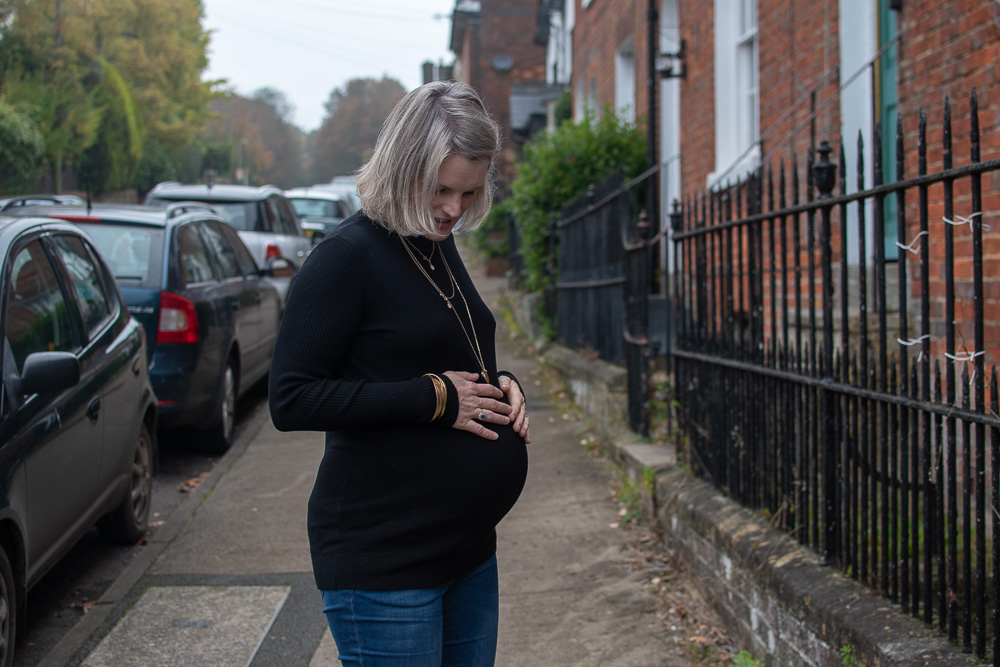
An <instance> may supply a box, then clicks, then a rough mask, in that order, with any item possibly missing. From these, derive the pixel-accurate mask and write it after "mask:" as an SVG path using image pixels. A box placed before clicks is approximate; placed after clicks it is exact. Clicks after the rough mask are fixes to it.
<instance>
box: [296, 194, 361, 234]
mask: <svg viewBox="0 0 1000 667" xmlns="http://www.w3.org/2000/svg"><path fill="white" fill-rule="evenodd" d="M285 196H286V197H288V201H290V202H292V208H294V209H295V212H296V213H297V214H298V216H299V222H300V223H301V224H302V229H303V230H304V231H305V233H306V236H309V237H310V238H311V239H312V241H313V243H318V242H319V241H320V240H321V239H322V238H323V237H324V236H326V235H327V234H328V233H330V232H331V231H333V230H334V229H335V228H336V227H337V225H339V224H340V223H341V222H343V221H344V219H346V218H349V217H351V214H352V213H353V212H354V208H353V205H352V203H351V202H350V201H349V200H348V199H347V198H346V196H345V195H342V194H340V193H339V192H337V191H335V190H332V189H330V188H328V187H326V186H324V185H316V186H313V187H311V188H292V189H291V190H285Z"/></svg>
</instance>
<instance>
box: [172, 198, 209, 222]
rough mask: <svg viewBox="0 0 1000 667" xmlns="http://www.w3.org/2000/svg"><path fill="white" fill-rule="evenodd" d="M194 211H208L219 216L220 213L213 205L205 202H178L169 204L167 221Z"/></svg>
mask: <svg viewBox="0 0 1000 667" xmlns="http://www.w3.org/2000/svg"><path fill="white" fill-rule="evenodd" d="M194 211H207V212H209V213H213V214H216V215H217V214H218V211H216V210H215V208H214V207H213V206H212V205H211V204H206V203H205V202H200V201H178V202H171V203H169V204H167V219H168V220H169V219H171V218H176V217H177V216H179V215H184V214H185V213H192V212H194Z"/></svg>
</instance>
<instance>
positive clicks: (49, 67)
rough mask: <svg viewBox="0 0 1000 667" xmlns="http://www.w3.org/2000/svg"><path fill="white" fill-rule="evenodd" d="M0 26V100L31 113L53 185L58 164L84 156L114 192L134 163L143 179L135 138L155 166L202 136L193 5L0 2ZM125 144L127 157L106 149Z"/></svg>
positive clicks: (200, 46) (201, 48)
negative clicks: (16, 103)
mask: <svg viewBox="0 0 1000 667" xmlns="http://www.w3.org/2000/svg"><path fill="white" fill-rule="evenodd" d="M0 17H3V18H4V19H5V21H4V22H3V23H2V24H0V30H2V33H0V40H2V41H3V46H4V48H3V49H0V71H3V72H5V75H4V77H3V80H2V81H0V95H3V96H4V97H5V98H6V99H8V100H12V99H17V100H19V101H21V100H23V101H26V102H28V103H30V104H31V106H32V107H33V108H34V110H35V111H34V114H35V115H34V119H35V121H36V122H37V123H39V126H40V129H41V132H42V136H43V139H44V141H45V145H46V152H47V154H48V155H49V157H50V161H51V163H52V165H53V169H54V171H55V175H56V178H57V183H58V178H59V175H60V174H61V163H62V162H63V161H69V162H73V161H76V160H78V159H80V158H81V156H82V155H83V154H84V153H85V152H86V153H87V155H88V157H87V163H88V169H89V171H90V172H91V173H98V172H99V173H102V174H104V175H106V176H108V177H109V178H111V179H112V181H113V183H112V182H111V181H109V182H108V183H106V184H104V185H106V186H109V187H112V186H116V185H117V184H120V183H121V182H123V181H128V180H129V179H128V172H129V171H131V176H132V179H134V178H135V174H136V170H137V167H136V165H137V164H138V165H139V167H138V168H139V171H142V172H143V173H145V172H149V171H150V165H149V163H148V161H147V163H146V164H145V165H143V164H142V162H139V161H138V160H137V158H136V156H137V152H136V150H135V147H136V144H135V142H134V141H133V139H132V138H134V137H137V136H138V135H136V134H135V131H144V133H145V134H144V137H143V138H144V141H142V140H140V143H139V145H140V146H141V149H142V150H141V153H139V154H145V153H146V152H147V151H149V152H150V153H151V154H152V155H154V156H156V160H155V163H156V164H162V162H163V161H162V160H161V159H160V158H162V156H164V155H166V156H168V157H169V158H170V159H172V160H175V161H180V159H181V158H182V156H183V155H184V153H185V152H186V151H187V150H188V146H189V144H190V143H191V142H192V140H193V139H195V137H197V135H198V133H199V132H200V131H201V129H202V127H203V124H204V121H205V118H206V116H207V114H208V102H209V100H210V99H211V97H212V95H213V92H212V87H213V85H214V84H213V83H212V82H203V81H202V80H201V75H202V72H203V70H204V69H205V67H207V64H208V59H207V56H206V49H207V45H208V33H207V32H205V30H204V29H203V28H202V26H201V20H202V6H201V2H200V0H176V1H175V0H0ZM109 67H110V69H109ZM122 91H127V95H126V94H123V92H122ZM129 98H131V103H129V102H128V101H127V100H128V99H129ZM134 111H137V112H138V113H137V114H136V113H133V112H134ZM109 115H111V116H114V118H110V119H109V118H108V116H109ZM123 132H124V134H123ZM123 136H125V137H132V138H127V141H126V147H125V148H124V151H125V152H124V153H122V152H121V150H119V149H118V148H117V147H116V146H114V145H112V144H113V143H114V142H117V141H118V140H120V139H121V138H122V137H123ZM95 142H100V143H103V144H104V145H102V146H100V147H97V148H95V149H93V150H91V148H92V146H93V145H94V144H95ZM108 142H112V143H108ZM102 160H109V161H110V164H103V165H100V166H98V165H97V162H99V161H102ZM140 160H141V158H140ZM123 169H124V171H123ZM154 171H155V169H154ZM57 187H58V185H57Z"/></svg>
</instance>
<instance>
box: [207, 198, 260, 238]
mask: <svg viewBox="0 0 1000 667" xmlns="http://www.w3.org/2000/svg"><path fill="white" fill-rule="evenodd" d="M212 208H214V209H215V210H216V211H218V213H219V215H221V216H222V217H223V219H225V221H226V222H228V223H229V225H230V226H231V227H232V228H233V229H237V230H239V231H241V232H256V231H260V230H261V229H262V228H263V226H262V224H261V220H259V218H260V215H259V214H258V213H257V204H255V203H254V202H229V203H223V202H212Z"/></svg>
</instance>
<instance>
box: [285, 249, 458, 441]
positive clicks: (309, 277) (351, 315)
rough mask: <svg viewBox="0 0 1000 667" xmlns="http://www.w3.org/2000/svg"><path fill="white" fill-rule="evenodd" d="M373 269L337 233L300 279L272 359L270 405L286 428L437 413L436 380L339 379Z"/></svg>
mask: <svg viewBox="0 0 1000 667" xmlns="http://www.w3.org/2000/svg"><path fill="white" fill-rule="evenodd" d="M368 270H369V268H368V267H367V266H365V264H364V262H363V261H362V259H361V252H359V250H358V249H356V248H355V247H354V246H353V245H352V243H351V242H350V240H349V239H345V238H341V237H336V236H334V237H331V238H328V239H326V240H325V241H323V242H322V243H320V244H319V245H318V246H316V248H314V249H313V251H312V252H311V253H310V255H309V257H308V258H307V259H306V261H305V262H304V263H303V265H302V268H301V269H300V270H299V272H298V274H297V275H296V277H295V279H294V281H293V283H292V287H291V289H290V291H289V294H288V300H287V303H286V305H285V312H284V315H283V316H282V320H281V326H280V328H279V331H278V338H277V342H276V343H275V347H274V353H273V355H272V358H271V375H270V380H269V385H268V402H269V406H270V410H271V419H272V421H273V423H274V426H275V428H277V429H278V430H280V431H341V430H353V429H365V428H372V427H384V426H392V425H400V424H416V423H421V422H426V421H428V420H429V419H430V418H431V416H432V415H433V414H434V410H435V406H436V400H437V399H436V395H435V392H434V386H433V383H432V382H431V380H430V378H427V377H422V376H417V377H414V378H412V379H408V380H401V381H393V382H373V381H370V380H354V379H347V378H345V377H340V376H339V375H338V369H341V368H342V366H343V362H344V360H345V357H346V356H347V355H348V354H349V352H350V349H351V345H352V343H353V342H354V340H355V337H356V336H357V335H358V330H359V327H360V324H361V322H362V319H363V317H364V312H365V308H366V287H367V282H366V280H365V278H366V275H367V271H368ZM449 384H450V383H449ZM450 391H451V392H454V389H453V388H451V389H450Z"/></svg>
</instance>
